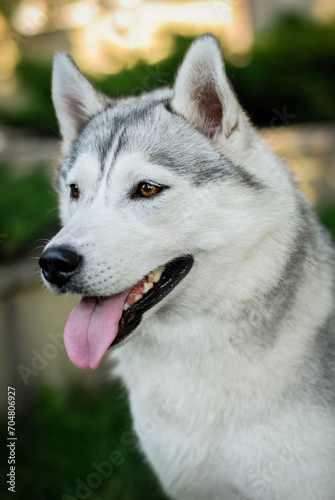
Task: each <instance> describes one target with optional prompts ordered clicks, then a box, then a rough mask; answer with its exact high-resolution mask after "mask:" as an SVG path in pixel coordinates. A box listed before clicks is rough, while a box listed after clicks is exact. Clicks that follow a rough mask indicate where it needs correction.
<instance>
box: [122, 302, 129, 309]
mask: <svg viewBox="0 0 335 500" xmlns="http://www.w3.org/2000/svg"><path fill="white" fill-rule="evenodd" d="M129 307H130V305H129V304H128V302H126V303H125V305H124V306H123V310H124V311H127V309H129Z"/></svg>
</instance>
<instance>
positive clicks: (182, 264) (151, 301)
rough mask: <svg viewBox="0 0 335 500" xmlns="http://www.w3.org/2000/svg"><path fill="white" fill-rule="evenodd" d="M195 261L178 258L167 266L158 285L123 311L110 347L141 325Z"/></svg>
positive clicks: (187, 257)
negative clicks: (150, 311)
mask: <svg viewBox="0 0 335 500" xmlns="http://www.w3.org/2000/svg"><path fill="white" fill-rule="evenodd" d="M193 262H194V259H193V257H192V256H191V255H186V256H184V257H178V258H177V259H174V260H172V261H171V262H169V263H168V264H166V265H165V269H164V271H163V274H162V276H161V278H160V280H159V282H158V283H156V284H155V286H154V287H153V288H152V289H151V290H149V292H147V293H146V294H145V295H144V296H143V299H141V300H140V301H138V302H135V303H134V304H133V305H131V306H130V308H129V309H127V310H126V311H123V313H122V316H121V319H120V321H119V329H118V333H117V336H116V338H115V340H114V341H113V343H112V344H111V346H110V347H114V346H116V345H118V344H119V343H120V342H123V341H124V340H125V339H126V338H127V337H128V336H129V334H130V333H131V332H132V331H133V330H134V329H135V328H136V327H137V326H138V325H139V324H140V322H141V319H142V316H143V314H144V313H145V311H147V310H148V309H150V308H151V307H153V306H154V305H156V304H158V302H160V301H161V300H162V299H164V297H166V296H167V295H168V294H169V293H170V292H171V291H172V290H173V289H174V288H175V286H177V285H178V284H179V283H180V282H181V280H182V279H184V278H185V276H186V275H187V274H188V273H189V271H190V270H191V268H192V266H193Z"/></svg>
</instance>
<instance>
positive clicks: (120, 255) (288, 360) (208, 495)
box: [40, 35, 335, 500]
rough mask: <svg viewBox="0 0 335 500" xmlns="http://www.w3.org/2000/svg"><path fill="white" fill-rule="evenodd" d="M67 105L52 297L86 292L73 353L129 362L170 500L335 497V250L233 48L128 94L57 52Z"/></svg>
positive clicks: (59, 84)
mask: <svg viewBox="0 0 335 500" xmlns="http://www.w3.org/2000/svg"><path fill="white" fill-rule="evenodd" d="M53 100H54V104H55V108H56V113H57V117H58V120H59V124H60V129H61V132H62V136H63V152H64V163H63V165H62V167H61V168H60V172H59V180H58V189H59V193H60V207H61V216H62V220H63V223H64V227H63V229H62V230H61V231H60V232H59V233H58V234H57V235H56V236H55V237H54V238H53V239H52V240H51V242H50V243H49V244H48V245H47V247H46V249H45V251H44V253H43V255H42V257H41V259H40V265H41V267H42V272H43V276H44V279H45V281H46V283H47V285H48V286H49V288H50V289H51V290H52V291H53V292H55V293H65V292H69V293H77V294H81V295H82V296H83V298H82V300H81V302H80V303H79V305H78V306H77V307H76V308H75V309H74V310H73V311H72V313H71V314H70V317H69V320H68V322H67V325H66V327H65V332H64V339H65V345H66V348H67V352H68V355H69V357H70V359H71V360H72V361H73V363H74V364H75V365H77V366H79V367H81V368H88V367H90V368H93V369H94V368H96V367H97V365H98V364H99V362H100V360H101V358H102V357H103V356H104V354H105V353H106V352H107V351H108V352H109V353H110V354H111V356H112V357H113V358H116V359H117V360H118V364H117V367H116V373H117V374H118V375H120V376H121V377H122V379H123V381H124V383H125V385H126V387H127V389H128V391H129V398H130V404H131V409H132V414H133V419H134V426H135V429H136V430H137V432H138V435H139V438H140V442H141V447H142V449H143V451H144V453H145V454H146V456H147V457H148V459H149V461H150V462H151V464H152V467H153V468H154V470H155V471H156V473H157V475H158V477H159V479H160V481H161V484H162V486H163V488H164V490H165V491H166V492H167V494H168V495H169V496H171V498H174V499H183V500H187V499H189V500H203V499H210V500H232V499H235V500H238V499H239V500H242V499H244V500H247V499H249V500H334V498H335V384H334V383H335V271H334V270H335V266H334V261H335V258H334V250H333V248H332V246H331V242H330V238H329V236H328V234H327V233H326V231H325V230H324V229H323V228H322V227H321V226H320V224H319V222H318V220H317V217H316V216H315V214H314V213H313V210H312V209H311V207H310V204H309V202H308V201H306V199H305V197H304V195H303V194H302V193H301V192H300V190H299V189H298V187H297V185H296V182H295V180H294V179H293V177H292V175H291V173H290V172H289V171H288V169H287V168H286V166H285V165H284V164H283V162H282V160H281V159H280V158H278V157H277V156H276V155H275V154H273V153H272V152H271V151H270V150H269V149H268V147H267V145H266V144H265V143H264V141H263V140H261V139H260V138H259V137H258V135H257V133H256V131H255V130H254V129H253V128H252V126H251V125H250V122H249V120H248V118H247V116H246V114H245V113H244V112H243V110H242V109H241V107H240V105H239V103H238V101H237V99H236V97H235V95H234V92H233V91H232V89H231V87H230V84H229V82H228V80H227V77H226V73H225V68H224V62H223V58H222V54H221V50H220V47H219V45H218V42H217V41H216V39H215V38H214V37H212V36H211V35H205V36H203V37H201V38H199V39H198V40H197V41H196V42H195V43H194V44H193V45H192V46H191V48H190V50H189V52H188V53H187V55H186V57H185V60H184V62H183V63H182V65H181V67H180V69H179V72H178V75H177V78H176V82H175V86H174V88H173V89H162V90H159V91H154V92H150V93H147V94H145V95H142V96H140V97H131V98H127V99H121V100H112V99H109V98H108V97H106V96H105V95H103V94H101V93H100V92H99V91H97V90H96V89H95V88H94V87H93V86H92V85H91V84H90V83H89V82H88V80H86V78H85V77H84V76H83V75H82V74H81V73H80V71H79V70H78V68H77V67H76V65H75V64H74V62H73V60H72V59H71V57H70V56H69V55H67V54H66V53H64V52H58V53H57V54H56V56H55V62H54V72H53ZM109 348H110V349H109Z"/></svg>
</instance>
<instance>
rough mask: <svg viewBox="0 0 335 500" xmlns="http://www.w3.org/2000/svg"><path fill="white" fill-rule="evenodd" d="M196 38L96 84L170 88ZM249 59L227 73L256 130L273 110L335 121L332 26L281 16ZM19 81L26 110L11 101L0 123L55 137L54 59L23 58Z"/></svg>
mask: <svg viewBox="0 0 335 500" xmlns="http://www.w3.org/2000/svg"><path fill="white" fill-rule="evenodd" d="M191 41H192V39H191V38H185V37H176V38H175V48H174V51H173V53H172V54H171V55H170V57H168V58H167V59H165V60H164V61H162V62H161V63H160V64H159V65H155V66H148V65H147V64H146V63H144V62H139V63H138V64H137V66H136V67H134V68H133V69H131V70H124V71H122V72H120V73H119V74H116V75H110V76H106V77H103V78H101V79H100V80H94V79H93V78H91V80H92V81H93V82H94V83H95V84H96V85H97V86H98V87H100V88H101V90H102V91H104V92H106V93H107V94H108V95H110V96H112V97H119V96H127V95H130V94H134V93H135V94H138V93H140V92H141V91H147V90H152V89H154V88H156V87H159V86H162V85H166V84H169V85H170V84H172V83H173V81H174V78H175V74H176V71H177V68H178V66H179V64H180V63H181V61H182V59H183V57H184V54H185V52H186V50H187V48H188V47H189V45H190V43H191ZM247 59H248V60H249V61H250V62H249V64H248V65H246V66H245V67H236V66H234V65H233V64H232V62H231V61H230V60H229V58H227V61H226V64H227V73H228V75H229V77H230V79H231V80H232V83H233V86H234V88H235V90H236V93H237V95H238V96H239V99H240V101H241V103H242V105H243V107H244V108H245V109H246V110H247V112H248V113H249V114H250V115H251V116H252V119H253V121H254V122H255V123H256V124H257V125H262V126H269V125H271V123H272V122H271V120H272V119H273V117H274V116H276V115H274V113H273V110H274V109H277V110H278V111H279V112H280V113H282V114H283V110H284V107H286V109H287V113H288V114H291V115H295V118H294V119H292V120H291V122H294V123H298V122H305V121H315V120H330V119H334V117H335V99H334V95H335V79H334V74H335V22H331V23H329V24H326V25H325V24H319V23H318V22H316V21H314V20H312V19H309V18H303V17H299V16H297V15H286V16H283V17H281V18H279V19H278V20H277V22H276V23H275V24H274V25H273V26H271V27H270V28H268V29H266V30H264V31H262V32H259V33H258V34H257V36H256V40H255V44H254V46H253V48H252V50H251V52H250V54H249V55H247ZM17 78H18V81H19V85H20V88H21V91H22V92H24V93H25V94H26V99H25V105H24V106H21V107H19V109H18V108H17V107H15V106H13V108H10V107H8V103H6V106H2V107H0V121H1V122H2V123H4V124H7V125H12V126H20V127H29V128H31V129H34V130H35V131H36V132H37V133H39V134H44V135H45V134H48V135H52V134H54V133H55V131H56V130H57V123H56V118H55V115H54V112H53V109H52V105H51V100H50V81H51V56H50V64H49V65H43V64H42V63H41V62H39V61H38V60H36V59H34V60H30V59H28V58H26V57H24V56H23V57H22V59H21V61H20V63H19V64H18V66H17ZM284 113H285V112H284ZM279 124H280V125H281V124H282V123H278V125H279ZM284 124H286V123H285V122H284Z"/></svg>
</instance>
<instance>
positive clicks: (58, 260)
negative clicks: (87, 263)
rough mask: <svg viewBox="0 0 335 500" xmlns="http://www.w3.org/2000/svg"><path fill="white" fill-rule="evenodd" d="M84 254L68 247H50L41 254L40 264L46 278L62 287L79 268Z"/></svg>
mask: <svg viewBox="0 0 335 500" xmlns="http://www.w3.org/2000/svg"><path fill="white" fill-rule="evenodd" d="M81 260H82V256H81V255H79V254H77V253H76V252H74V251H73V250H71V249H70V248H68V247H65V246H59V247H49V248H47V249H46V250H45V252H44V253H43V254H42V255H41V257H40V260H39V264H40V266H41V268H42V274H43V276H44V277H45V279H46V280H48V281H49V282H50V283H53V284H54V285H57V286H59V287H61V286H62V285H64V284H65V283H66V282H67V281H69V279H70V278H71V276H73V274H74V273H75V271H76V270H77V268H78V266H79V263H80V262H81Z"/></svg>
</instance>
